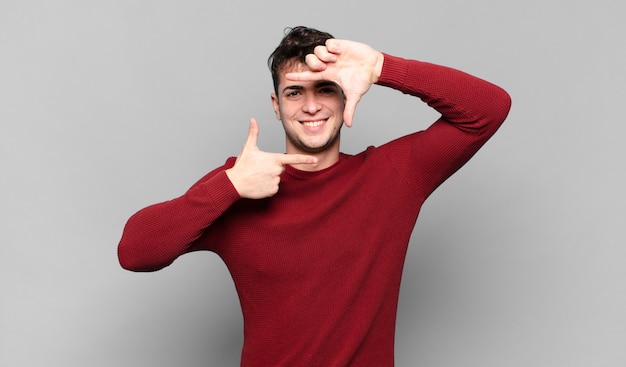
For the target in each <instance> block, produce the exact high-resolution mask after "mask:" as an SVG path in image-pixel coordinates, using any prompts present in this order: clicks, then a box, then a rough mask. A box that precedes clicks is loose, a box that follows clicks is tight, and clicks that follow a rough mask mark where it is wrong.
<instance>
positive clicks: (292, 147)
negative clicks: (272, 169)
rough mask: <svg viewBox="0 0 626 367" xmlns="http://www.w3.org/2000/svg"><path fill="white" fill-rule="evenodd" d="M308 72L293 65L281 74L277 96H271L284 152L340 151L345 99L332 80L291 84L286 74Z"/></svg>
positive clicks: (304, 66)
mask: <svg viewBox="0 0 626 367" xmlns="http://www.w3.org/2000/svg"><path fill="white" fill-rule="evenodd" d="M305 70H308V67H307V66H306V65H305V64H302V63H299V62H296V63H294V64H293V65H292V66H287V67H285V68H283V70H281V72H280V79H279V83H278V95H276V94H272V104H273V105H274V111H275V112H276V118H278V119H279V120H281V121H282V123H283V127H284V129H285V134H286V136H287V153H305V154H316V153H321V152H325V151H329V150H335V151H336V152H339V132H340V131H341V126H342V124H343V109H344V96H343V92H342V90H341V88H340V87H339V86H338V85H337V84H335V83H334V82H331V81H327V80H325V81H291V80H287V78H285V74H286V73H288V72H299V71H305Z"/></svg>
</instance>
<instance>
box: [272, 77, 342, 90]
mask: <svg viewBox="0 0 626 367" xmlns="http://www.w3.org/2000/svg"><path fill="white" fill-rule="evenodd" d="M313 86H314V87H315V88H320V87H328V86H332V87H337V88H339V85H337V83H335V82H333V81H331V80H318V81H316V82H315V84H314V85H313ZM302 89H304V87H303V86H301V85H288V86H286V87H285V88H283V93H284V92H286V91H288V90H302ZM340 89H341V88H340Z"/></svg>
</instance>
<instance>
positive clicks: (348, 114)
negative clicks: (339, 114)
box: [343, 94, 361, 127]
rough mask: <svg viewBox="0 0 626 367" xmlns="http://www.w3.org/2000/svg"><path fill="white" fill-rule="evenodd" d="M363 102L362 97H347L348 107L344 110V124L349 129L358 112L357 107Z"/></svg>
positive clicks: (354, 95)
mask: <svg viewBox="0 0 626 367" xmlns="http://www.w3.org/2000/svg"><path fill="white" fill-rule="evenodd" d="M360 100H361V96H359V95H356V94H353V95H349V96H346V105H345V107H344V110H343V122H344V123H345V124H346V126H347V127H351V126H352V119H353V118H354V112H355V111H356V105H357V104H358V103H359V101H360Z"/></svg>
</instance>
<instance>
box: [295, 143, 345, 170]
mask: <svg viewBox="0 0 626 367" xmlns="http://www.w3.org/2000/svg"><path fill="white" fill-rule="evenodd" d="M287 154H304V155H310V156H313V157H316V158H317V163H316V164H294V165H292V166H293V167H294V168H297V169H299V170H301V171H320V170H323V169H325V168H328V167H330V166H332V165H333V164H335V163H337V161H338V160H339V144H337V145H335V146H333V147H331V148H329V149H326V150H324V151H323V152H319V153H306V152H302V151H300V150H298V149H295V148H294V147H291V146H289V144H288V145H287Z"/></svg>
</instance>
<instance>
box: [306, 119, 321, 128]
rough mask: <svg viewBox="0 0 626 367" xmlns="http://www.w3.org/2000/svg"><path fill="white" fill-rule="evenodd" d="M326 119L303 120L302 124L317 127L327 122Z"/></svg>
mask: <svg viewBox="0 0 626 367" xmlns="http://www.w3.org/2000/svg"><path fill="white" fill-rule="evenodd" d="M325 122H326V120H318V121H302V122H301V123H302V125H304V126H306V127H316V126H320V125H322V124H323V123H325Z"/></svg>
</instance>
